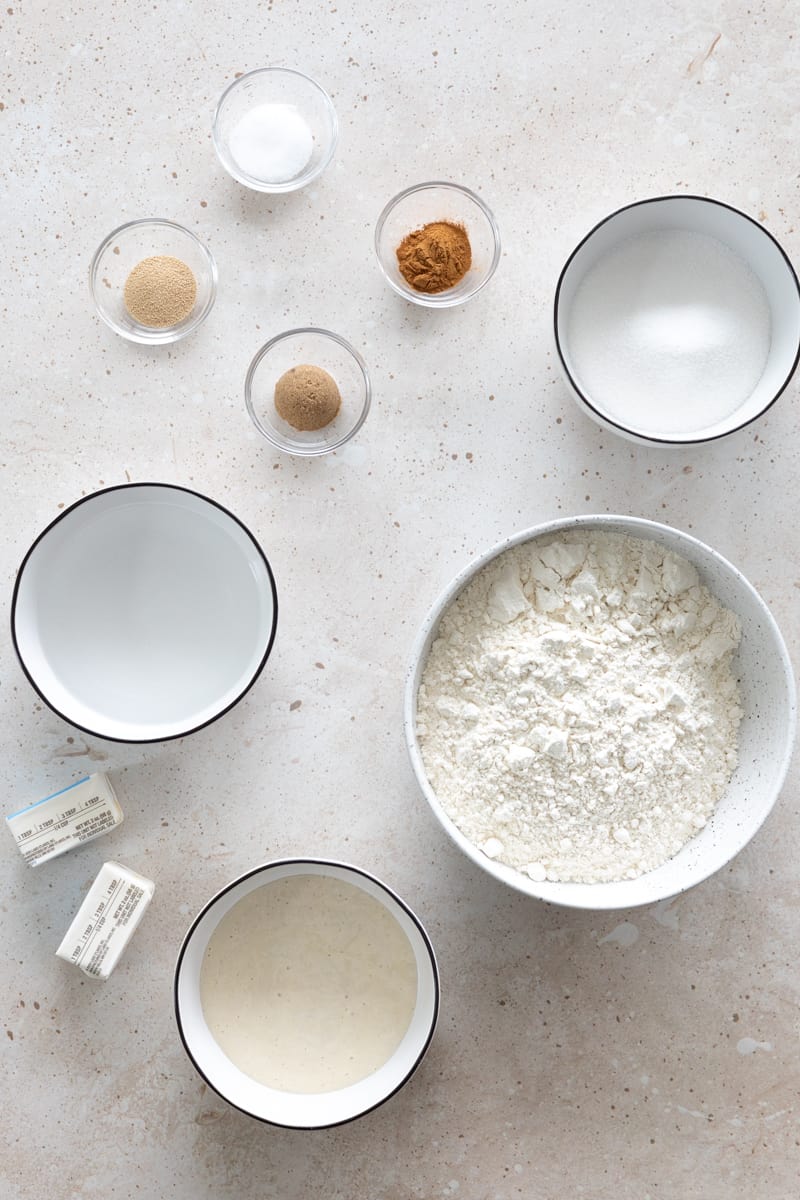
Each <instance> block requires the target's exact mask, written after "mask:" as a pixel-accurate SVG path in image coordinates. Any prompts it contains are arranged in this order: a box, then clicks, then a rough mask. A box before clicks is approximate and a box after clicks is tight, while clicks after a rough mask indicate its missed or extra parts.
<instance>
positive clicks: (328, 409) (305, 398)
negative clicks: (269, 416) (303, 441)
mask: <svg viewBox="0 0 800 1200" xmlns="http://www.w3.org/2000/svg"><path fill="white" fill-rule="evenodd" d="M341 406H342V397H341V395H340V393H339V388H338V387H337V384H336V380H335V379H334V378H333V377H332V376H331V375H329V374H328V372H327V371H323V369H322V367H312V366H309V365H308V364H307V363H302V364H301V365H300V366H297V367H290V368H289V370H288V371H284V373H283V375H281V377H280V379H279V380H278V382H277V383H276V384H275V408H276V409H277V411H278V415H279V416H281V417H283V419H284V421H288V422H289V424H290V425H291V426H293V428H294V429H299V430H302V431H303V432H304V433H309V432H311V431H312V430H315V429H324V428H325V426H326V425H330V423H331V421H332V420H333V418H334V417H335V416H336V415H337V413H338V412H339V409H340V408H341Z"/></svg>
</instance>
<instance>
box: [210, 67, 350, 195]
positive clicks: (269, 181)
mask: <svg viewBox="0 0 800 1200" xmlns="http://www.w3.org/2000/svg"><path fill="white" fill-rule="evenodd" d="M212 134H213V138H214V149H215V150H216V152H217V157H218V158H219V161H220V162H221V163H222V165H223V167H224V168H225V170H226V171H227V172H228V174H229V175H232V176H233V178H234V179H236V180H237V181H238V182H239V183H242V184H244V186H245V187H249V188H252V189H253V190H254V191H257V192H294V191H296V190H297V189H298V188H302V187H305V186H306V184H308V183H311V181H312V180H314V179H316V178H317V177H318V176H319V175H321V174H322V172H323V171H324V170H325V168H326V167H327V166H328V164H329V163H330V161H331V159H332V158H333V155H334V152H335V150H336V143H337V141H338V137H339V125H338V121H337V118H336V110H335V109H334V107H333V103H332V101H331V98H330V96H329V95H328V93H327V92H326V91H325V90H324V89H323V88H321V87H320V85H319V84H318V83H316V82H315V81H314V80H313V79H311V78H310V77H309V76H308V75H303V73H302V72H301V71H294V70H291V69H290V68H288V67H260V68H258V69H257V70H255V71H249V72H248V73H247V74H246V75H241V76H240V77H239V78H238V79H234V81H233V83H232V84H230V86H229V87H227V88H226V89H225V91H224V92H223V93H222V95H221V96H220V98H219V102H218V104H217V107H216V111H215V113H214V123H213V126H212Z"/></svg>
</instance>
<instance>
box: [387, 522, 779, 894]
mask: <svg viewBox="0 0 800 1200" xmlns="http://www.w3.org/2000/svg"><path fill="white" fill-rule="evenodd" d="M576 529H587V530H605V531H608V532H611V533H624V534H628V535H629V536H631V537H638V538H645V539H650V540H652V541H655V542H658V543H659V544H660V545H662V546H665V547H667V549H669V550H671V551H673V552H675V553H676V554H681V555H683V557H684V558H686V559H688V560H689V562H691V563H692V564H693V565H694V566H695V567H696V568H697V571H698V572H699V574H700V577H701V580H702V582H703V583H704V584H705V585H706V586H707V587H708V589H709V590H710V591H711V592H712V593H713V595H715V596H716V597H717V598H718V599H719V600H720V601H721V602H722V604H724V605H725V606H726V607H727V608H730V609H732V611H733V612H735V613H736V614H737V615H738V617H739V619H740V621H741V623H742V641H741V645H740V647H739V650H738V651H737V654H736V657H735V659H734V669H735V672H736V675H737V677H738V679H739V681H740V686H741V692H742V705H743V709H744V717H743V719H742V723H741V726H740V729H739V765H738V767H737V768H736V771H735V773H734V775H733V778H732V779H731V782H730V784H729V786H728V789H727V791H726V792H725V794H724V795H723V796H722V798H721V799H720V801H719V803H718V805H717V808H716V810H715V812H714V813H713V815H712V817H711V819H710V820H709V822H708V824H707V825H706V826H705V828H704V829H702V830H701V831H700V832H699V833H698V834H697V836H696V837H694V838H692V840H691V841H690V842H689V843H688V844H687V845H686V846H684V847H683V849H682V850H680V851H679V853H678V854H676V855H675V856H674V858H671V859H670V860H669V861H668V862H666V863H664V864H663V865H662V866H660V867H659V868H658V869H657V870H655V871H650V872H648V873H647V874H645V875H642V876H640V877H639V878H638V879H630V880H623V881H620V882H614V883H551V882H544V883H537V882H534V881H533V880H531V879H529V878H528V876H527V875H523V874H522V873H521V872H520V871H516V870H514V869H513V868H512V867H508V866H506V865H505V864H503V863H500V862H496V861H495V860H493V859H490V858H487V856H486V855H485V854H484V853H483V852H482V851H481V850H480V849H479V848H478V847H477V846H476V845H474V844H473V843H472V842H471V841H469V839H468V838H466V837H465V836H464V834H463V833H462V832H461V831H460V830H459V828H458V827H457V826H456V825H455V823H454V822H453V821H452V820H451V818H450V817H449V816H448V814H447V813H446V812H445V811H444V809H443V808H442V806H441V804H440V803H439V801H438V799H437V797H436V794H435V792H434V791H433V789H432V787H431V785H430V784H429V782H428V779H427V776H426V774H425V766H424V763H423V761H422V755H421V752H420V747H419V742H418V740H417V733H416V707H417V691H418V689H419V683H420V678H421V676H422V672H423V669H424V667H425V663H426V661H427V657H428V652H429V650H430V647H431V644H432V642H433V641H434V639H435V637H436V634H437V631H438V627H439V622H440V620H441V618H442V615H443V614H444V612H445V610H446V609H447V608H448V606H449V605H450V604H451V603H452V601H453V600H454V599H455V598H456V597H457V596H458V595H459V593H460V592H461V591H462V590H463V589H464V588H465V587H466V585H467V584H468V583H469V582H470V581H471V580H472V579H473V578H474V577H475V575H477V574H478V572H479V571H481V570H482V568H483V567H485V566H486V564H487V563H489V562H491V561H492V559H494V558H496V557H497V556H498V555H499V554H502V553H503V551H504V550H507V549H509V547H511V546H519V545H521V544H522V543H525V542H529V541H533V540H534V539H536V538H540V537H544V536H546V535H549V534H554V533H559V532H566V531H568V530H576ZM796 710H797V702H796V692H795V682H794V675H793V673H792V667H791V663H790V661H789V656H788V654H787V651H786V646H785V644H784V641H783V638H782V636H781V633H780V630H779V629H778V626H777V625H776V623H775V620H774V618H773V616H772V614H771V613H770V611H769V609H768V608H767V606H766V604H765V603H764V601H763V600H762V599H761V597H760V596H759V594H758V592H756V590H755V589H754V588H753V587H752V585H751V584H750V583H748V581H747V580H746V579H745V578H744V576H743V575H742V574H741V572H740V571H738V570H737V569H736V567H734V566H732V564H731V563H729V562H728V561H727V560H726V559H724V558H723V557H722V556H721V555H720V554H718V553H717V552H716V550H712V549H711V547H710V546H707V545H705V544H704V543H703V542H700V541H698V540H697V538H694V537H691V536H690V535H689V534H687V533H682V532H680V531H679V530H677V529H673V528H671V527H670V526H668V525H660V524H658V523H656V522H655V521H645V520H641V519H639V518H636V517H625V516H583V517H571V518H565V519H562V520H558V521H550V522H548V523H547V524H544V525H537V526H535V527H534V528H532V529H526V530H523V531H522V532H521V533H517V534H515V535H514V536H513V537H510V538H507V539H506V540H505V541H503V542H500V543H499V544H498V545H496V546H493V547H492V548H491V549H490V550H488V551H487V552H486V553H485V554H482V555H481V556H480V557H479V558H476V559H475V560H474V561H473V562H471V563H470V564H469V566H467V567H465V568H464V570H463V571H461V572H460V573H459V574H458V575H457V576H456V578H455V579H454V580H453V582H452V583H451V584H450V586H449V587H447V588H446V589H445V591H444V592H443V593H442V594H441V596H440V597H439V599H438V600H437V601H436V603H435V604H434V605H433V608H432V609H431V610H430V612H429V613H428V616H427V617H426V618H425V621H424V622H423V625H422V627H421V629H420V631H419V634H418V635H417V640H416V643H415V645H414V651H413V656H412V664H411V668H410V670H409V673H408V677H407V680H406V690H405V709H404V719H405V735H406V743H407V746H408V752H409V755H410V757H411V763H412V766H413V768H414V773H415V775H416V777H417V781H418V782H419V785H420V787H421V789H422V791H423V794H424V795H425V798H426V799H427V801H428V803H429V804H430V806H431V808H432V809H433V812H434V814H435V815H436V817H437V818H438V820H439V821H440V823H441V824H442V826H443V827H444V829H445V831H446V832H447V833H448V834H449V835H450V837H451V838H452V839H453V841H454V842H455V843H456V845H457V846H458V847H459V848H460V849H461V850H463V852H464V853H465V854H466V855H467V857H468V858H471V859H472V861H473V862H475V863H477V864H478V866H480V867H482V868H483V869H484V870H485V871H488V872H489V874H490V875H493V876H494V877H495V879H499V880H500V881H501V882H502V883H506V884H509V885H510V886H511V887H513V888H516V889H517V890H518V891H520V892H524V893H525V894H526V895H528V896H536V897H538V898H539V899H541V900H548V901H550V902H551V903H553V904H562V905H566V906H568V907H570V908H588V909H615V908H629V907H633V906H635V905H638V904H651V903H653V902H654V901H656V900H663V899H665V898H666V897H668V896H673V895H675V894H676V893H678V892H683V891H685V890H686V889H687V888H690V887H693V886H694V884H696V883H700V881H701V880H703V879H706V878H707V877H708V876H709V875H712V874H713V873H714V872H715V871H718V870H719V869H720V868H721V867H724V866H725V864H726V863H727V862H730V860H731V859H732V858H733V857H734V855H736V854H738V853H739V851H740V850H741V849H742V848H743V847H744V846H746V845H747V843H748V842H749V841H750V839H751V838H752V837H753V836H754V834H755V833H756V832H757V830H758V829H759V828H760V826H761V824H762V823H763V821H764V820H765V819H766V817H767V816H768V814H769V812H770V810H771V808H772V806H773V804H774V803H775V801H776V799H777V797H778V794H779V792H780V790H781V787H782V785H783V781H784V779H785V777H786V772H787V770H788V767H789V761H790V759H791V755H792V747H793V744H794V737H795V725H796V719H797V711H796Z"/></svg>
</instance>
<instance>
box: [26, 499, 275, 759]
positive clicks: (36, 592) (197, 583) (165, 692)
mask: <svg viewBox="0 0 800 1200" xmlns="http://www.w3.org/2000/svg"><path fill="white" fill-rule="evenodd" d="M277 612H278V606H277V596H276V592H275V582H274V580H273V577H272V571H271V569H270V566H269V563H268V562H267V559H266V557H265V555H264V552H263V550H262V549H261V547H260V546H259V545H258V542H257V541H256V540H255V538H254V537H253V535H252V534H251V533H250V532H249V531H248V530H247V529H246V528H245V526H244V525H243V524H242V523H241V521H239V520H238V519H237V518H236V517H234V516H233V514H232V513H230V512H228V511H227V509H225V508H223V507H222V506H221V505H219V504H217V503H216V502H215V501H213V500H209V499H207V498H206V497H205V496H201V495H199V494H198V493H196V492H192V491H189V490H188V489H186V488H180V487H174V486H172V485H169V484H162V483H143V484H127V485H124V486H121V487H112V488H106V489H105V490H103V491H100V492H94V493H93V494H92V495H90V496H86V497H84V499H82V500H79V501H78V502H77V504H73V505H72V506H71V507H70V508H68V509H65V511H64V512H63V513H61V515H60V516H59V517H57V518H56V520H55V521H53V522H52V524H51V525H49V526H48V527H47V529H45V530H44V532H43V533H41V534H40V535H39V537H38V538H37V539H36V541H35V542H34V543H33V545H32V546H31V548H30V550H29V551H28V553H27V554H26V556H25V558H24V560H23V563H22V566H21V567H20V569H19V573H18V575H17V581H16V585H15V588H14V596H13V600H12V607H11V630H12V636H13V639H14V645H15V647H16V651H17V654H18V655H19V660H20V663H21V664H22V667H23V670H24V671H25V674H26V675H27V676H28V679H29V680H30V682H31V683H32V684H33V686H34V688H35V689H36V691H37V692H38V693H39V695H40V696H41V697H42V699H43V700H44V701H45V702H46V703H47V704H48V705H49V706H50V707H51V708H52V709H53V710H54V711H55V712H56V713H58V714H59V716H61V717H63V718H64V719H65V720H67V721H69V722H70V723H71V724H72V725H76V726H77V727H78V728H79V729H83V730H85V731H86V732H87V733H91V734H94V735H95V736H97V737H103V738H110V739H112V740H115V741H124V742H154V741H163V740H166V739H168V738H175V737H181V736H183V735H185V734H187V733H193V732H194V731H195V730H197V729H200V728H201V727H202V726H203V725H207V724H208V723H209V722H210V721H213V720H214V719H215V718H216V717H219V716H220V715H221V714H222V713H224V712H226V711H227V710H228V709H229V708H231V707H232V706H233V705H234V704H236V702H237V701H238V700H240V699H241V698H242V696H243V695H244V694H245V692H247V690H248V689H249V688H250V687H251V685H252V684H253V683H254V682H255V680H256V678H257V677H258V675H259V674H260V672H261V670H262V668H263V666H264V663H265V662H266V660H267V656H268V655H269V652H270V650H271V648H272V643H273V640H274V637H275V627H276V623H277Z"/></svg>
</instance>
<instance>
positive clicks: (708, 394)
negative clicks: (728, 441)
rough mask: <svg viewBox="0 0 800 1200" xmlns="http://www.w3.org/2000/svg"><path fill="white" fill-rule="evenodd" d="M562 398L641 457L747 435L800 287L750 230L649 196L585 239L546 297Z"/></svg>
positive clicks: (783, 359) (782, 362)
mask: <svg viewBox="0 0 800 1200" xmlns="http://www.w3.org/2000/svg"><path fill="white" fill-rule="evenodd" d="M554 324H555V339H556V348H557V351H558V356H559V359H560V362H561V367H562V370H563V374H564V377H565V380H566V383H567V386H568V388H569V390H570V392H571V393H572V395H573V397H574V398H575V400H576V401H577V402H578V404H579V406H580V407H581V408H582V409H583V411H584V412H586V413H587V414H588V415H589V416H590V417H592V418H593V419H594V420H596V421H597V422H598V423H599V424H600V425H601V426H603V427H604V428H606V429H609V430H610V431H612V432H614V433H618V434H620V435H621V436H623V437H626V438H628V439H630V440H632V441H637V442H642V443H646V444H650V445H692V444H696V443H700V442H707V441H713V440H715V439H716V438H720V437H724V436H725V435H727V434H729V433H733V432H735V431H736V430H739V429H742V428H744V427H745V426H746V425H749V424H750V422H752V421H755V420H756V419H757V418H758V417H760V416H762V415H763V413H765V412H766V411H767V409H768V408H770V407H771V405H772V404H774V403H775V401H776V400H777V399H778V397H779V396H780V395H781V393H782V392H783V391H784V389H785V388H786V386H787V384H788V383H789V380H790V379H791V378H792V375H793V374H794V371H795V368H796V366H797V362H798V357H800V286H798V281H797V276H796V274H795V272H794V269H793V267H792V264H791V263H790V261H789V259H788V257H787V256H786V254H785V252H784V251H783V249H782V248H781V246H780V245H779V244H778V242H777V241H776V240H775V238H774V237H773V236H772V235H771V234H770V233H769V232H768V231H767V230H766V229H765V228H764V227H763V226H762V225H760V224H759V223H758V222H757V221H754V220H753V219H752V218H751V217H748V216H747V215H746V214H745V213H742V212H740V211H739V210H738V209H735V208H732V207H731V206H730V205H728V204H724V203H722V202H721V201H719V200H710V199H706V198H704V197H701V196H660V197H656V198H654V199H652V200H642V201H638V202H637V203H635V204H630V205H628V206H626V207H625V208H621V209H619V210H617V211H616V212H614V213H612V214H611V215H610V216H608V217H605V218H604V219H603V220H602V221H601V222H600V223H599V224H598V225H596V226H595V227H594V228H593V229H592V230H590V232H589V233H588V234H587V235H586V236H585V237H584V238H583V239H582V241H581V242H580V243H579V244H578V245H577V246H576V247H575V249H574V250H573V251H572V253H571V255H570V256H569V258H568V259H567V261H566V264H565V265H564V268H563V270H562V272H561V275H560V278H559V281H558V286H557V288H556V295H555V311H554Z"/></svg>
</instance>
